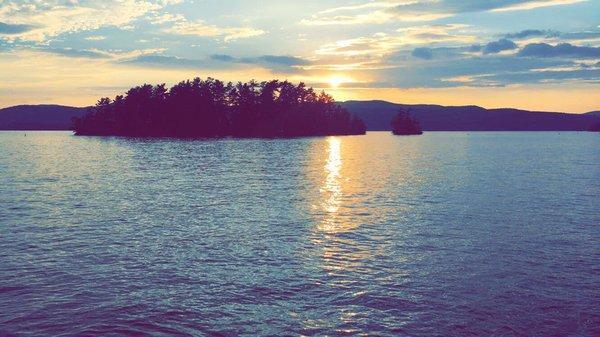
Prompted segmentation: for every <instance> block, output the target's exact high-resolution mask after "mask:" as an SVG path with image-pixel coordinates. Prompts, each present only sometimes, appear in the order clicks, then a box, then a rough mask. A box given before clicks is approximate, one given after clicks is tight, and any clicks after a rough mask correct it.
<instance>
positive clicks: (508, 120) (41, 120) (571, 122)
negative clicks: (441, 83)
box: [0, 101, 600, 131]
mask: <svg viewBox="0 0 600 337" xmlns="http://www.w3.org/2000/svg"><path fill="white" fill-rule="evenodd" d="M340 104H341V105H342V106H344V107H345V108H347V109H348V110H349V111H350V112H352V113H354V114H355V115H356V116H357V117H359V118H361V119H362V120H363V121H364V122H365V123H366V125H367V129H368V130H371V131H376V130H391V126H390V122H391V120H392V118H393V117H394V116H395V115H396V113H397V111H398V109H399V108H400V107H406V108H410V109H411V111H412V115H413V116H414V117H415V118H416V119H417V120H419V122H420V123H421V126H422V128H423V130H426V131H581V130H587V129H588V128H589V127H590V126H592V125H593V124H595V123H598V122H599V121H600V112H599V111H593V112H590V113H587V114H580V115H577V114H567V113H557V112H533V111H525V110H518V109H484V108H481V107H478V106H449V107H446V106H440V105H424V104H420V105H403V104H394V103H390V102H385V101H348V102H342V103H340ZM85 112H86V108H74V107H68V106H61V105H19V106H14V107H10V108H5V109H0V130H69V129H70V128H71V118H73V117H80V116H82V115H83V114H85Z"/></svg>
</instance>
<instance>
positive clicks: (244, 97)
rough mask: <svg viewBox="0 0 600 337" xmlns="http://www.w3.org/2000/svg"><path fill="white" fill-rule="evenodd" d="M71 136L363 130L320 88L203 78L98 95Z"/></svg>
mask: <svg viewBox="0 0 600 337" xmlns="http://www.w3.org/2000/svg"><path fill="white" fill-rule="evenodd" d="M73 122H74V131H75V134H76V135H96V136H132V137H186V138H187V137H189V138H205V137H206V138H212V137H229V136H231V137H266V138H275V137H303V136H325V135H355V134H364V133H365V132H366V128H365V125H364V123H363V121H362V120H360V119H358V118H356V117H354V116H352V115H351V114H350V113H349V112H348V111H347V110H346V109H344V108H342V107H341V106H339V105H338V104H336V103H335V101H334V100H333V98H332V97H331V96H329V95H327V94H326V93H324V92H321V93H316V92H315V91H314V90H313V89H312V88H307V87H306V86H305V85H304V84H303V83H300V84H299V85H294V84H292V83H290V82H288V81H278V80H273V81H269V82H262V83H258V82H255V81H250V82H248V83H241V82H239V83H237V84H232V83H224V82H222V81H219V80H216V79H212V78H208V79H206V80H201V79H199V78H196V79H194V80H192V81H189V80H188V81H183V82H180V83H178V84H176V85H175V86H173V87H172V88H170V89H168V88H167V87H166V86H165V85H164V84H161V85H156V86H152V85H148V84H145V85H142V86H137V87H134V88H131V89H130V90H129V91H128V92H127V93H126V94H125V95H119V96H117V97H116V98H115V99H114V100H111V99H109V98H102V99H101V100H100V101H98V103H97V104H96V106H94V107H92V108H90V111H89V112H88V113H87V114H86V115H85V116H84V117H82V118H75V119H74V121H73Z"/></svg>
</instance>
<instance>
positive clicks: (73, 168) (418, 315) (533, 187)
mask: <svg viewBox="0 0 600 337" xmlns="http://www.w3.org/2000/svg"><path fill="white" fill-rule="evenodd" d="M24 134H25V132H0V335H3V336H4V335H7V334H8V335H11V334H14V335H26V336H27V335H31V336H39V335H47V336H58V335H60V336H75V335H136V336H146V335H148V336H203V335H215V336H237V335H247V336H266V335H383V336H391V335H400V336H402V335H407V336H467V335H480V336H554V335H569V336H594V335H595V336H598V335H599V334H600V310H599V308H600V135H599V134H593V133H585V132H582V133H577V132H572V133H569V132H566V133H565V132H560V133H558V132H556V133H553V132H537V133H526V132H522V133H512V132H498V133H493V132H489V133H488V132H474V133H461V132H448V133H444V132H435V133H434V132H429V133H426V134H425V135H423V136H418V137H394V136H392V135H391V134H388V133H385V132H372V133H369V134H368V135H367V136H356V137H329V138H305V139H291V140H229V139H225V140H213V141H179V140H140V139H120V138H94V137H90V138H85V137H74V136H72V135H71V133H69V132H26V136H25V135H24Z"/></svg>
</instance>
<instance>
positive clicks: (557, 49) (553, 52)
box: [518, 43, 600, 58]
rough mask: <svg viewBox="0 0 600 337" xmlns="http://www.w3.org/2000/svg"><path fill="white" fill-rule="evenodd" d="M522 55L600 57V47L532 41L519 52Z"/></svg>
mask: <svg viewBox="0 0 600 337" xmlns="http://www.w3.org/2000/svg"><path fill="white" fill-rule="evenodd" d="M518 55H519V56H522V57H542V58H544V57H566V58H599V57H600V47H582V46H574V45H572V44H570V43H560V44H557V45H555V46H553V45H551V44H547V43H531V44H528V45H526V46H525V47H524V48H523V49H521V51H519V53H518Z"/></svg>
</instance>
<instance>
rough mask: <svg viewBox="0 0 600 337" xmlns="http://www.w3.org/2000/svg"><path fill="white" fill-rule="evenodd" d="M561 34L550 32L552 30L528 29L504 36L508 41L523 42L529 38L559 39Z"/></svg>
mask: <svg viewBox="0 0 600 337" xmlns="http://www.w3.org/2000/svg"><path fill="white" fill-rule="evenodd" d="M559 34H560V33H558V32H555V31H550V30H539V29H526V30H522V31H520V32H517V33H510V34H506V35H504V37H505V38H507V39H515V40H521V39H525V38H528V37H535V36H544V37H557V36H559Z"/></svg>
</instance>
